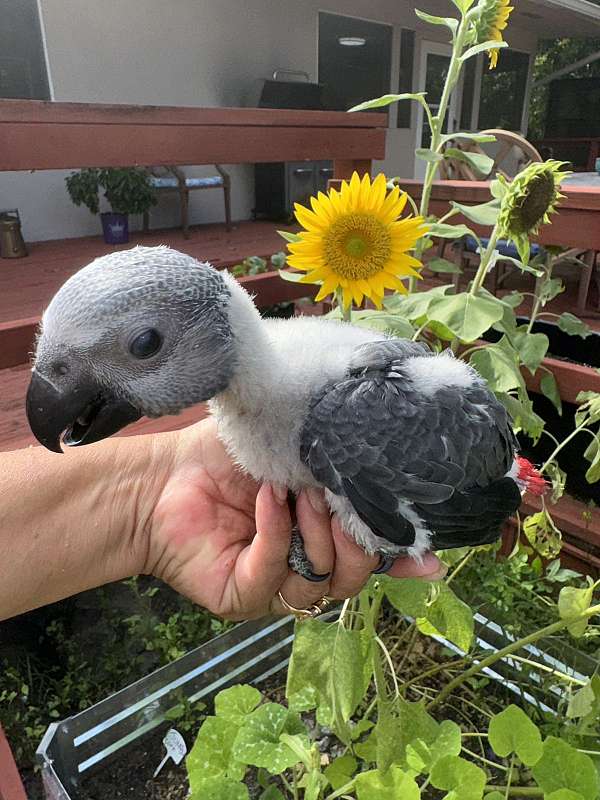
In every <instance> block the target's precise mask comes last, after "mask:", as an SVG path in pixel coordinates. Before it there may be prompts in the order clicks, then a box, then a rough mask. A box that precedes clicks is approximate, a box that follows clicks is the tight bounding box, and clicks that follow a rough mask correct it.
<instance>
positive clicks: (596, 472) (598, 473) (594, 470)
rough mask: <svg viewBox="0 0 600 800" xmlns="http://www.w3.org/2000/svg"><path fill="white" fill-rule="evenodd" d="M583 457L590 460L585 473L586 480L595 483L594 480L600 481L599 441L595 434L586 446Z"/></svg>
mask: <svg viewBox="0 0 600 800" xmlns="http://www.w3.org/2000/svg"><path fill="white" fill-rule="evenodd" d="M583 457H584V458H585V459H586V461H589V462H590V466H589V467H588V469H587V471H586V473H585V478H586V480H587V482H588V483H596V481H600V441H599V440H598V436H597V435H595V436H594V438H593V439H592V440H591V442H590V443H589V444H588V446H587V447H586V449H585V452H584V454H583Z"/></svg>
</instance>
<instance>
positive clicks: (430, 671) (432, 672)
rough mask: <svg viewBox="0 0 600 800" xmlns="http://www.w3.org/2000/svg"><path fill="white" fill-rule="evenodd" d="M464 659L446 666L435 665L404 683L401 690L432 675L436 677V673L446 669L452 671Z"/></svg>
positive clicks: (461, 663) (463, 661)
mask: <svg viewBox="0 0 600 800" xmlns="http://www.w3.org/2000/svg"><path fill="white" fill-rule="evenodd" d="M466 660H467V659H466V658H460V659H459V660H458V661H450V662H449V663H448V664H437V665H436V666H435V667H432V668H431V669H428V670H427V672H422V673H421V674H420V675H417V676H416V678H411V679H410V680H409V681H406V683H403V684H402V687H401V688H402V690H404V689H408V688H409V687H410V686H412V685H413V684H415V683H421V682H422V681H423V680H424V679H425V678H430V677H431V676H432V675H437V673H438V672H443V671H444V670H446V669H448V670H449V669H452V667H460V666H462V665H463V664H464V663H465V661H466Z"/></svg>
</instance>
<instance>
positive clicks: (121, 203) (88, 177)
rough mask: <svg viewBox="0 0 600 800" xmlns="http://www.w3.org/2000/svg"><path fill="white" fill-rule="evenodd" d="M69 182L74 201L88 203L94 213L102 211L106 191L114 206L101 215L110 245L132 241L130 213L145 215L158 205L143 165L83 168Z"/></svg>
mask: <svg viewBox="0 0 600 800" xmlns="http://www.w3.org/2000/svg"><path fill="white" fill-rule="evenodd" d="M66 184H67V191H68V192H69V196H70V198H71V200H72V201H73V203H75V205H76V206H80V205H84V206H86V207H87V208H88V209H89V210H90V211H91V213H92V214H98V213H99V211H100V189H103V190H104V197H105V198H106V200H107V202H108V203H109V205H110V207H111V211H109V212H103V213H101V214H100V219H101V220H102V230H103V233H104V241H105V242H106V243H107V244H124V243H125V242H128V241H129V224H128V215H129V214H143V213H144V212H145V211H148V209H149V208H150V207H151V206H153V205H155V204H156V198H155V196H154V191H153V189H152V186H151V185H150V182H149V180H148V176H147V174H146V172H145V171H144V170H143V169H141V168H140V167H123V168H120V167H119V168H113V167H109V168H107V169H98V168H96V167H91V168H88V169H82V170H80V171H79V172H72V173H71V175H69V177H68V178H66Z"/></svg>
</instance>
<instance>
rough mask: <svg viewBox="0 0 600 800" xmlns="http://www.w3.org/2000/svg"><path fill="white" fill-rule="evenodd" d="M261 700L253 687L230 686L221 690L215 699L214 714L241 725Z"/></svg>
mask: <svg viewBox="0 0 600 800" xmlns="http://www.w3.org/2000/svg"><path fill="white" fill-rule="evenodd" d="M261 700H262V695H261V693H260V692H259V691H258V689H256V688H255V687H254V686H248V685H238V686H232V687H231V688H229V689H223V691H221V692H219V694H218V695H217V696H216V697H215V714H216V715H217V716H218V717H228V718H229V719H232V720H234V721H235V722H237V723H238V725H241V724H242V723H243V722H244V721H245V719H246V717H247V716H248V714H250V713H251V712H252V711H254V709H255V708H256V707H257V706H258V705H259V703H260V701H261Z"/></svg>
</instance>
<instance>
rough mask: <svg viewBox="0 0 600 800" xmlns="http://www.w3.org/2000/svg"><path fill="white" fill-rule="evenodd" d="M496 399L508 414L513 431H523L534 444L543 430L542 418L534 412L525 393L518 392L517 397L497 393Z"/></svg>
mask: <svg viewBox="0 0 600 800" xmlns="http://www.w3.org/2000/svg"><path fill="white" fill-rule="evenodd" d="M498 400H500V402H501V403H502V405H503V406H504V408H505V409H506V410H507V411H508V413H509V414H510V416H511V419H512V422H513V428H514V429H515V431H516V432H519V431H524V432H525V433H527V434H528V436H530V437H531V438H532V439H533V442H534V444H535V443H536V442H537V441H538V440H539V438H540V436H541V435H542V431H543V430H544V420H543V419H542V418H541V417H540V416H538V415H537V414H536V413H535V411H534V410H533V403H532V401H531V399H530V398H529V397H527V396H526V393H525V396H522V395H521V394H519V397H514V396H513V395H511V394H505V393H498Z"/></svg>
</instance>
